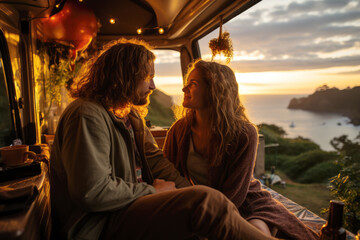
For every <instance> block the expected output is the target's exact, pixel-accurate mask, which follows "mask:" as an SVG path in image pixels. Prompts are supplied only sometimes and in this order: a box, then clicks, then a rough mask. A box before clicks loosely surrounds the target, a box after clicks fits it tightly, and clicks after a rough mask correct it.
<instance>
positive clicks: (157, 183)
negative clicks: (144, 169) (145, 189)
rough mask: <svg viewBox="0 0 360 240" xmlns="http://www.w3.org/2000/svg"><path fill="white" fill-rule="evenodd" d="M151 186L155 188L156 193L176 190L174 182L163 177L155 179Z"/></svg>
mask: <svg viewBox="0 0 360 240" xmlns="http://www.w3.org/2000/svg"><path fill="white" fill-rule="evenodd" d="M152 186H153V187H154V188H155V190H156V193H160V192H166V191H172V190H176V187H175V183H174V182H169V181H165V180H163V179H155V180H154V182H153V184H152Z"/></svg>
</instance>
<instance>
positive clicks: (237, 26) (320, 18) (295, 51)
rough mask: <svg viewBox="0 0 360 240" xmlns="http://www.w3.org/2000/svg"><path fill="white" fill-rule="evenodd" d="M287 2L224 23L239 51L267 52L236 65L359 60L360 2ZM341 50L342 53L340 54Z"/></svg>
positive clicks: (282, 67)
mask: <svg viewBox="0 0 360 240" xmlns="http://www.w3.org/2000/svg"><path fill="white" fill-rule="evenodd" d="M278 3H279V2H278ZM278 3H277V4H278ZM282 3H283V5H276V6H272V7H261V4H262V2H260V3H259V4H257V5H255V6H254V7H253V8H252V9H249V10H248V11H247V12H244V13H243V14H241V15H239V16H238V17H236V18H235V19H233V20H231V21H229V22H228V23H226V25H225V27H224V28H225V29H226V30H227V31H228V32H229V33H230V36H231V38H232V41H233V46H234V49H235V50H237V51H241V52H242V54H244V55H246V54H248V55H250V54H253V53H254V52H257V54H258V55H259V56H262V57H261V58H256V56H254V59H253V60H251V61H239V62H233V63H232V65H233V66H234V67H235V68H236V69H238V70H239V71H241V72H249V71H287V70H301V69H303V70H306V69H317V68H329V67H334V66H356V65H359V63H360V54H359V53H360V51H355V52H354V51H351V50H353V49H359V50H360V3H359V1H351V0H341V1H338V0H321V1H313V0H310V1H301V2H295V1H282ZM258 5H259V6H258ZM216 34H217V33H216V32H214V33H213V34H211V35H209V36H207V37H205V38H204V39H203V40H201V42H200V44H201V50H202V55H204V54H208V53H209V52H210V50H209V49H208V47H207V43H208V41H209V40H210V39H211V38H214V37H216ZM339 52H342V54H341V57H340V56H339V55H336V54H338V53H339ZM344 53H346V54H344ZM332 54H333V56H332ZM324 56H326V57H324Z"/></svg>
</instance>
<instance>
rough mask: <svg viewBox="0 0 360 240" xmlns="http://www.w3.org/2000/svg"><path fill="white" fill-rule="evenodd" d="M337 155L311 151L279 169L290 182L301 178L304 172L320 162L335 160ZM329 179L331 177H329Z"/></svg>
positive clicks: (287, 162)
mask: <svg viewBox="0 0 360 240" xmlns="http://www.w3.org/2000/svg"><path fill="white" fill-rule="evenodd" d="M336 157H337V154H336V153H335V152H325V151H322V150H312V151H308V152H305V153H302V154H300V155H299V156H296V157H295V158H293V159H290V160H288V161H286V162H285V163H284V164H283V165H281V169H282V171H283V172H285V174H286V175H287V176H288V177H290V178H291V179H292V180H295V181H296V180H297V179H298V178H300V177H302V176H303V175H304V174H305V172H306V171H307V170H308V169H310V168H312V167H314V166H315V165H317V164H320V163H322V162H328V161H330V160H335V158H336ZM329 177H331V175H330V176H329Z"/></svg>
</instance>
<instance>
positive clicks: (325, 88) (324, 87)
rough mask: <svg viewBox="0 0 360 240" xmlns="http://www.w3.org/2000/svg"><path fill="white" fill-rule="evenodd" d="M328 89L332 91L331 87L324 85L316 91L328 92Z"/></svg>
mask: <svg viewBox="0 0 360 240" xmlns="http://www.w3.org/2000/svg"><path fill="white" fill-rule="evenodd" d="M328 89H330V88H329V86H328V85H327V84H324V85H322V86H320V87H317V88H316V89H315V92H321V91H326V90H328Z"/></svg>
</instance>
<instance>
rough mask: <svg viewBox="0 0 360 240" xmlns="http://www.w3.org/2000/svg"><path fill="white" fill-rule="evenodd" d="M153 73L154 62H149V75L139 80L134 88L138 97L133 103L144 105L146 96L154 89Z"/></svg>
mask: <svg viewBox="0 0 360 240" xmlns="http://www.w3.org/2000/svg"><path fill="white" fill-rule="evenodd" d="M154 75H155V68H154V62H151V64H150V72H149V75H148V76H147V77H146V79H144V80H143V81H141V82H140V83H139V85H138V86H137V88H136V93H137V96H138V97H137V99H135V100H134V103H133V104H134V105H144V104H146V103H147V101H148V100H147V99H148V96H149V95H150V94H151V92H152V90H154V89H155V83H154Z"/></svg>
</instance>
